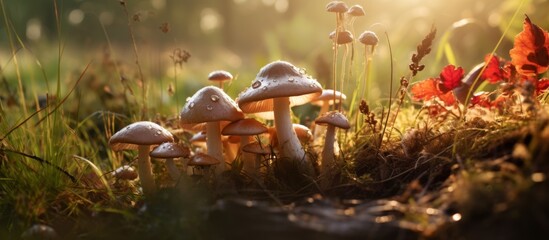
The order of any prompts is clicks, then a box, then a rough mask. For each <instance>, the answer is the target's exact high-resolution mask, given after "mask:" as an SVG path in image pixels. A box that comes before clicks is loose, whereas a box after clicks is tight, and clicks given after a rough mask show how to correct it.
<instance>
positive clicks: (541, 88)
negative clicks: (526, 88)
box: [536, 78, 549, 96]
mask: <svg viewBox="0 0 549 240" xmlns="http://www.w3.org/2000/svg"><path fill="white" fill-rule="evenodd" d="M548 88H549V79H547V78H542V79H540V80H539V81H538V82H537V84H536V96H539V95H540V94H543V93H544V92H545V91H546V90H547V89H548Z"/></svg>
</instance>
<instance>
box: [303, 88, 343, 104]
mask: <svg viewBox="0 0 549 240" xmlns="http://www.w3.org/2000/svg"><path fill="white" fill-rule="evenodd" d="M334 95H335V97H336V98H337V99H339V97H341V99H343V100H346V99H347V96H346V95H345V94H344V93H342V92H340V91H335V93H334V90H333V89H324V90H322V94H320V96H318V97H316V98H315V99H314V100H313V101H311V104H313V105H317V106H321V105H322V104H323V101H329V104H330V105H332V104H334Z"/></svg>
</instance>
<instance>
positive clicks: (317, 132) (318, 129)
mask: <svg viewBox="0 0 549 240" xmlns="http://www.w3.org/2000/svg"><path fill="white" fill-rule="evenodd" d="M328 110H330V100H324V101H322V106H321V107H320V112H318V116H322V115H323V114H324V113H327V112H328ZM313 126H314V128H313V129H314V130H313V141H315V140H316V139H320V136H321V135H322V132H324V129H326V127H325V126H322V125H318V124H314V125H313Z"/></svg>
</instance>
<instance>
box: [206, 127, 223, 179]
mask: <svg viewBox="0 0 549 240" xmlns="http://www.w3.org/2000/svg"><path fill="white" fill-rule="evenodd" d="M206 146H207V149H208V155H210V156H212V157H214V158H215V159H217V160H219V161H220V162H221V164H219V166H217V167H216V168H215V172H216V174H221V173H222V172H223V171H225V160H224V159H223V148H222V142H221V129H220V126H219V122H207V123H206Z"/></svg>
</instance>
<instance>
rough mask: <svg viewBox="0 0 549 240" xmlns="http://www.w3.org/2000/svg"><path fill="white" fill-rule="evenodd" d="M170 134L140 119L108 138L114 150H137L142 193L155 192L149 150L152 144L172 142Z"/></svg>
mask: <svg viewBox="0 0 549 240" xmlns="http://www.w3.org/2000/svg"><path fill="white" fill-rule="evenodd" d="M173 140H174V139H173V136H172V134H171V133H170V132H169V131H168V130H166V129H164V128H163V127H161V126H160V125H158V124H156V123H154V122H149V121H140V122H135V123H132V124H130V125H128V126H126V127H124V128H122V129H121V130H120V131H118V132H116V133H115V134H114V135H113V136H112V137H111V138H110V139H109V146H110V147H111V148H112V149H113V150H114V151H121V150H135V149H137V150H138V160H137V167H138V173H139V179H140V181H141V187H142V188H143V193H145V195H148V196H150V195H151V194H154V193H155V192H156V184H155V183H154V175H153V172H152V167H151V161H150V159H149V151H150V149H151V146H152V145H158V144H161V143H163V142H173Z"/></svg>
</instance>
